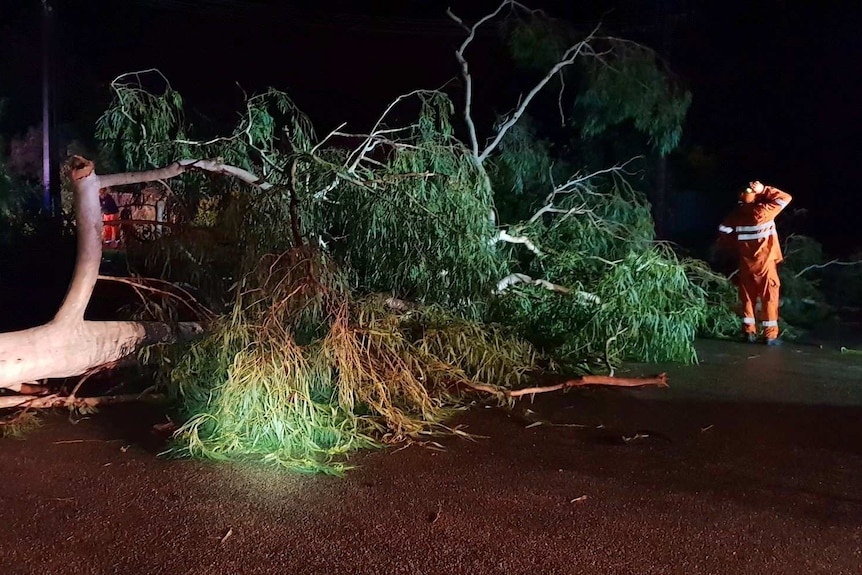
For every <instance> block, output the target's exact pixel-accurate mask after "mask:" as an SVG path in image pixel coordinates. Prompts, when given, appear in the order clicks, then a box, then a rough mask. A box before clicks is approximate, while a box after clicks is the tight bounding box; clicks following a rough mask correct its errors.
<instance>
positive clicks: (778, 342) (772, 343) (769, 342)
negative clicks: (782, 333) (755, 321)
mask: <svg viewBox="0 0 862 575" xmlns="http://www.w3.org/2000/svg"><path fill="white" fill-rule="evenodd" d="M766 345H768V346H770V347H778V346H780V345H781V340H780V339H778V338H777V337H772V338H769V339H767V340H766Z"/></svg>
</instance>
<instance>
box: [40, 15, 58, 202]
mask: <svg viewBox="0 0 862 575" xmlns="http://www.w3.org/2000/svg"><path fill="white" fill-rule="evenodd" d="M53 12H54V9H53V7H52V6H51V2H50V0H42V207H43V208H44V209H45V211H46V212H47V213H48V214H50V215H53V214H54V211H55V210H54V208H55V206H54V201H53V200H54V197H56V194H55V193H54V190H55V188H56V186H57V183H56V182H55V178H53V177H52V176H53V172H54V169H53V168H54V159H55V156H56V154H55V147H56V146H55V145H54V142H55V135H54V105H53V101H52V99H53V96H54V90H53V86H52V82H51V78H52V77H53V69H52V65H53V58H52V54H53V42H52V40H53V38H52V36H53V19H54V14H53Z"/></svg>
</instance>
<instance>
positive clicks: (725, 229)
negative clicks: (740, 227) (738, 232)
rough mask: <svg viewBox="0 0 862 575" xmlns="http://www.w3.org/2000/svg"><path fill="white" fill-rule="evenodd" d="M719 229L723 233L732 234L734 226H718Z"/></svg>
mask: <svg viewBox="0 0 862 575" xmlns="http://www.w3.org/2000/svg"><path fill="white" fill-rule="evenodd" d="M718 231H720V232H721V233H723V234H732V233H733V228H729V227H727V226H718Z"/></svg>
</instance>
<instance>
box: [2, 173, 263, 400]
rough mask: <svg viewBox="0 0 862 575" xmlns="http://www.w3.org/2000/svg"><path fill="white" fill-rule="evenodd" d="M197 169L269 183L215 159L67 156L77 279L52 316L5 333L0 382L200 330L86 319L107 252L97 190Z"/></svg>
mask: <svg viewBox="0 0 862 575" xmlns="http://www.w3.org/2000/svg"><path fill="white" fill-rule="evenodd" d="M192 169H202V170H207V171H211V172H214V173H220V174H225V175H231V176H234V177H237V178H239V179H241V180H243V181H245V182H247V183H249V184H251V185H255V186H258V187H260V188H261V189H264V190H266V189H269V188H271V187H272V184H270V183H268V182H266V181H263V180H262V179H260V178H258V177H257V176H255V175H254V174H252V173H251V172H248V171H246V170H243V169H241V168H237V167H234V166H228V165H225V164H222V163H220V162H217V161H213V160H181V161H179V162H175V163H173V164H171V165H170V166H167V167H165V168H160V169H156V170H149V171H146V172H132V173H125V174H111V175H106V176H100V175H98V174H96V172H95V168H94V165H93V162H91V161H90V160H87V159H85V158H82V157H80V156H73V157H72V158H70V159H69V161H68V162H67V164H66V166H65V167H64V170H66V171H67V172H68V175H69V176H70V179H71V180H72V183H73V184H74V186H75V216H76V226H77V230H78V240H77V242H78V248H77V255H76V263H75V270H74V272H73V275H72V281H71V283H70V285H69V290H68V292H67V293H66V297H65V299H64V300H63V303H62V305H61V306H60V309H59V310H58V311H57V314H56V315H55V316H54V318H53V319H52V320H51V321H49V322H48V323H46V324H44V325H40V326H38V327H34V328H30V329H26V330H22V331H16V332H9V333H0V388H6V389H11V390H13V391H20V390H21V384H27V383H30V382H34V381H39V380H43V379H51V378H59V377H73V376H77V375H81V374H83V373H87V372H88V371H90V370H92V369H93V368H96V367H98V366H101V365H104V364H107V363H111V362H114V361H117V360H119V359H122V358H123V357H126V356H128V355H130V354H132V353H134V351H135V350H136V349H138V348H139V347H141V346H144V345H151V344H154V343H173V342H177V341H183V340H188V339H192V338H195V337H199V336H200V335H201V334H202V333H203V329H204V328H203V326H202V325H201V324H200V323H197V322H186V323H180V324H178V325H176V326H173V325H169V324H165V323H158V322H132V321H106V322H101V321H85V320H84V311H85V310H86V308H87V305H88V304H89V302H90V297H91V296H92V294H93V289H94V287H95V285H96V281H97V279H98V277H99V266H100V263H101V259H102V229H103V225H102V214H101V208H100V205H99V189H101V188H106V187H111V186H118V185H124V184H133V183H143V182H148V181H154V180H164V179H167V178H171V177H174V176H178V175H180V174H182V173H184V172H186V171H188V170H192Z"/></svg>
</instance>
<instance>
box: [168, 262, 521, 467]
mask: <svg viewBox="0 0 862 575" xmlns="http://www.w3.org/2000/svg"><path fill="white" fill-rule="evenodd" d="M339 277H340V274H339V273H338V272H337V271H336V270H335V269H334V268H332V267H331V266H330V265H329V264H328V263H327V262H326V258H325V257H324V256H323V254H320V253H316V252H302V251H293V252H289V253H286V254H283V255H281V256H278V257H277V258H276V257H274V258H268V259H266V260H264V261H262V262H261V263H260V266H259V268H258V270H257V273H256V274H253V275H250V276H248V277H246V278H245V281H244V284H245V285H246V287H247V289H248V291H247V292H245V293H244V294H243V295H242V296H240V297H239V298H238V299H237V301H236V305H235V307H234V309H233V311H232V313H231V314H229V315H228V316H226V317H225V318H224V319H223V320H222V321H220V322H219V324H218V325H217V326H216V329H215V330H214V331H213V332H212V333H210V335H208V337H207V338H206V339H204V340H203V341H201V342H198V343H196V344H194V345H193V346H191V348H190V349H189V350H188V351H187V352H186V353H184V354H182V355H181V356H180V358H179V359H178V363H177V366H176V368H175V369H173V370H172V372H171V373H170V378H171V380H172V382H173V383H174V385H175V386H176V388H177V389H178V391H179V393H180V395H181V397H182V399H183V405H184V406H185V408H186V410H187V412H188V415H189V419H188V421H187V422H186V423H185V424H184V425H183V426H182V428H181V429H180V430H179V432H178V436H177V439H178V442H177V446H176V447H175V448H174V453H178V454H188V455H195V456H203V457H208V458H213V459H223V460H247V461H249V460H250V461H256V462H265V463H275V464H278V465H282V466H285V467H288V468H291V469H295V470H300V471H323V472H327V473H341V472H342V471H343V470H344V469H345V468H346V466H347V463H346V457H347V455H348V454H349V452H350V451H352V450H354V449H357V448H361V447H369V446H373V445H380V444H381V443H387V442H394V441H401V440H404V439H408V438H412V439H422V438H423V437H427V435H429V434H431V433H434V432H441V431H444V430H446V429H445V427H444V426H443V423H442V422H443V421H444V418H445V417H446V416H447V415H448V413H449V411H450V409H451V408H453V407H454V406H456V405H457V403H458V399H457V387H453V386H454V385H456V384H457V383H458V382H459V381H482V382H491V383H497V384H500V385H513V384H516V383H520V382H521V381H522V379H523V378H524V375H525V374H526V373H527V371H528V370H530V369H535V368H536V362H537V360H538V356H537V354H536V352H535V351H534V350H533V348H532V347H531V346H529V345H528V344H526V343H524V342H521V341H519V340H518V339H516V338H513V337H511V335H510V334H508V333H507V332H506V330H504V329H503V328H495V327H493V326H481V325H479V324H476V323H473V322H468V321H466V320H463V319H459V318H456V317H454V316H452V315H451V314H450V313H448V312H446V311H444V310H442V309H440V308H434V307H431V308H428V309H425V310H421V311H416V312H410V313H407V314H404V315H394V314H392V313H391V312H389V311H388V310H385V309H383V308H382V307H381V305H380V304H379V303H378V302H377V301H376V300H365V301H358V300H355V299H353V298H352V297H351V295H350V293H349V292H348V291H344V290H345V287H344V284H343V282H342V280H341V279H339ZM449 432H451V430H449Z"/></svg>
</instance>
